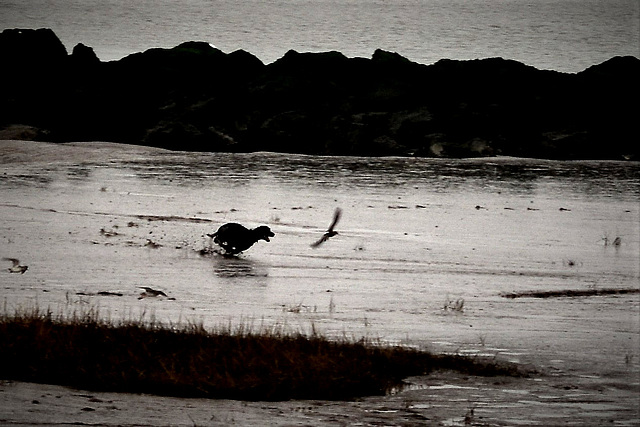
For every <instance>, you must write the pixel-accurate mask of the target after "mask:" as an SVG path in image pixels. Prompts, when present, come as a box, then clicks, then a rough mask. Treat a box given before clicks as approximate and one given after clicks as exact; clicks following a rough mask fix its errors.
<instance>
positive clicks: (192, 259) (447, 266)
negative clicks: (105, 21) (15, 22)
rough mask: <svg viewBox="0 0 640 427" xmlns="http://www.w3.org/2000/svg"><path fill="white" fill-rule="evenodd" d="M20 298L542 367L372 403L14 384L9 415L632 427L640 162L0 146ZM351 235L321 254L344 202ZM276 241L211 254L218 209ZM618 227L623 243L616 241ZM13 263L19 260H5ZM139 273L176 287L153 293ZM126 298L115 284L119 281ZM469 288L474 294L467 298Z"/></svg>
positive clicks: (344, 222) (639, 306) (639, 380)
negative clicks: (20, 270)
mask: <svg viewBox="0 0 640 427" xmlns="http://www.w3.org/2000/svg"><path fill="white" fill-rule="evenodd" d="M0 164H2V169H3V170H2V174H1V175H0V218H2V219H1V220H0V239H1V240H0V241H1V242H2V253H0V256H2V257H12V258H19V259H20V261H21V263H23V264H26V265H29V270H28V271H27V272H26V273H25V274H22V275H21V274H13V273H8V272H7V271H6V270H5V271H2V272H0V273H2V274H0V283H1V284H0V287H1V289H2V292H3V297H4V301H3V303H4V305H5V307H6V310H7V311H9V312H11V311H13V310H14V309H20V308H22V307H27V308H28V307H34V306H36V305H37V306H39V307H41V308H45V309H51V310H52V311H53V312H54V313H56V312H59V313H74V312H76V313H78V312H83V310H88V309H94V310H98V311H99V313H100V315H102V316H105V317H108V318H111V319H121V318H124V319H132V318H133V319H137V318H142V319H145V320H150V319H155V320H157V321H160V322H173V323H176V322H202V323H203V324H204V325H205V326H207V327H220V326H221V325H222V326H226V325H229V324H231V325H233V326H234V327H235V326H242V325H244V326H250V327H252V328H254V329H260V328H280V329H285V330H291V331H302V332H311V331H312V330H315V331H318V332H320V333H322V334H324V335H327V336H335V337H340V338H342V337H345V336H346V337H350V338H351V337H352V338H355V339H359V338H361V337H368V338H370V339H376V340H381V341H383V342H385V343H391V344H402V345H411V346H415V347H418V348H425V349H429V350H432V351H448V352H460V353H463V354H482V355H491V356H495V357H497V358H500V359H503V360H509V361H514V362H517V363H522V364H524V365H527V366H531V367H534V368H535V369H537V370H538V371H539V374H537V375H535V376H533V377H532V378H526V379H513V378H475V377H473V378H466V377H463V376H460V375H457V374H450V373H437V374H434V375H430V376H426V377H418V378H411V379H409V381H408V382H409V384H410V386H408V387H406V388H405V389H404V390H400V391H398V393H396V394H394V395H390V396H385V397H367V398H363V399H361V400H358V401H356V402H320V401H312V402H307V401H304V402H300V401H291V402H276V403H271V402H269V403H265V402H235V401H211V400H200V399H175V398H166V397H157V396H146V395H143V396H140V395H126V394H114V393H95V392H90V391H79V390H72V389H67V388H64V387H59V386H50V385H33V384H25V383H12V382H4V383H2V384H0V402H2V403H0V422H2V423H4V424H17V425H34V424H39V423H45V424H71V423H97V424H100V425H167V424H171V425H194V424H195V425H234V424H235V425H354V424H358V423H360V424H363V425H376V424H380V423H382V424H385V425H420V424H432V425H464V424H465V417H466V422H467V425H469V424H471V425H554V424H579V425H594V426H595V425H602V424H605V423H606V424H613V425H637V424H638V423H640V406H639V403H638V395H639V393H640V350H639V349H640V296H639V295H638V294H633V293H631V294H622V295H615V294H614V295H600V296H579V297H554V298H546V299H540V298H517V299H509V298H505V297H504V295H505V294H509V293H513V292H526V291H549V292H553V291H561V290H567V289H570V290H576V291H584V290H589V289H606V288H626V289H637V288H638V287H639V286H638V280H639V270H640V266H639V262H638V260H639V259H640V256H639V254H640V250H639V247H638V246H639V243H638V242H639V241H640V237H639V234H640V233H639V228H640V225H639V224H640V219H639V215H640V213H639V207H638V203H637V199H638V191H639V190H638V188H639V187H638V171H639V170H640V167H639V166H638V164H637V163H617V162H582V163H580V162H573V163H571V162H549V161H525V160H518V159H481V160H463V161H448V160H420V159H353V158H338V159H335V158H316V157H305V156H290V157H289V158H287V157H284V156H279V155H273V154H266V153H258V154H253V155H236V156H232V155H214V154H199V155H193V154H188V153H171V152H165V151H162V150H155V149H147V148H142V147H123V146H119V145H116V144H101V143H82V144H65V145H52V144H43V143H22V142H0ZM337 206H340V207H342V209H343V211H344V214H343V218H342V219H341V221H340V223H339V224H338V226H337V228H336V229H337V230H338V232H339V233H340V234H339V235H338V236H336V237H334V238H332V239H330V240H329V241H328V242H326V243H325V244H324V245H322V246H321V247H319V248H317V249H312V248H310V246H309V245H310V244H311V243H312V242H314V241H315V240H317V239H318V238H319V237H320V236H321V235H322V233H323V232H324V231H325V230H326V228H327V227H328V225H329V223H330V222H331V217H332V214H333V210H334V208H335V207H337ZM229 221H236V222H241V223H243V224H246V225H249V226H257V225H260V224H266V225H269V226H270V227H271V228H272V230H273V231H274V232H275V234H276V236H275V237H274V238H273V239H272V241H271V242H270V243H266V242H259V243H258V244H256V245H255V246H254V247H252V248H251V249H250V250H248V251H247V252H246V253H245V254H243V255H241V256H240V257H238V258H231V259H229V258H224V257H220V256H217V255H215V254H208V255H206V256H203V255H201V254H200V250H201V249H203V248H208V247H209V245H210V244H211V242H210V241H209V239H208V237H206V233H211V232H212V231H215V229H216V228H217V227H218V226H219V225H221V224H223V223H224V222H229ZM616 237H620V238H621V243H620V244H619V245H614V244H613V241H614V239H615V238H616ZM9 266H10V263H8V262H7V264H6V267H7V268H8V267H9ZM141 286H150V287H153V288H154V289H161V290H163V291H164V292H165V293H167V295H169V297H171V298H175V300H170V299H166V298H162V299H160V298H144V299H138V297H139V295H140V292H142V290H141V289H140V287H141ZM118 294H119V295H121V296H118ZM456 302H457V303H458V306H457V307H458V308H459V309H456Z"/></svg>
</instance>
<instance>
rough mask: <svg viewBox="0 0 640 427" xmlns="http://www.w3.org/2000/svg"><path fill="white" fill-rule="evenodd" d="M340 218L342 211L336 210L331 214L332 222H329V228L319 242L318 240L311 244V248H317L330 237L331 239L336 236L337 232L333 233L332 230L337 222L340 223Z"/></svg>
mask: <svg viewBox="0 0 640 427" xmlns="http://www.w3.org/2000/svg"><path fill="white" fill-rule="evenodd" d="M341 216H342V209H340V208H336V210H335V212H334V213H333V221H332V222H331V225H330V226H329V229H327V231H326V232H325V233H324V234H323V235H322V237H321V238H320V240H318V241H317V242H315V243H312V244H311V247H312V248H317V247H318V246H320V245H321V244H323V243H324V242H326V241H327V240H329V238H330V237H333V236H335V235H336V234H338V232H337V231H335V230H334V228H335V226H336V224H337V223H338V221H340V217H341Z"/></svg>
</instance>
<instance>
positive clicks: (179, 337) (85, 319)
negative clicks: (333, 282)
mask: <svg viewBox="0 0 640 427" xmlns="http://www.w3.org/2000/svg"><path fill="white" fill-rule="evenodd" d="M248 329H249V328H238V329H237V330H235V331H231V328H230V327H229V328H223V329H222V330H217V331H213V332H211V331H207V330H205V329H204V328H203V327H202V326H201V325H194V324H188V325H184V326H180V327H175V326H163V325H160V324H158V323H156V322H142V321H139V320H138V321H131V322H112V321H104V320H99V318H98V316H97V314H96V313H95V312H92V311H89V312H87V313H85V314H82V315H76V314H73V315H53V314H52V313H51V312H42V311H40V310H38V309H35V310H32V311H29V312H22V313H16V314H13V315H6V314H5V315H3V316H2V317H1V318H0V343H1V344H0V350H1V351H0V378H1V379H5V380H19V381H30V382H39V383H50V384H60V385H66V386H72V387H77V388H83V389H88V390H103V391H107V390H108V391H120V392H135V393H152V394H159V395H172V396H182V397H209V398H226V399H241V400H286V399H327V400H336V399H352V398H355V397H358V396H364V395H376V394H384V393H386V392H388V391H389V390H390V389H392V388H394V387H397V386H398V385H399V384H401V382H402V379H403V378H405V377H407V376H412V375H423V374H427V373H429V372H431V371H433V370H436V369H452V370H456V371H461V372H465V373H469V374H476V375H522V371H521V370H520V369H518V367H516V366H514V365H510V364H506V363H498V362H496V361H494V360H481V359H477V358H469V357H463V356H459V355H434V354H431V353H428V352H424V351H418V350H415V349H409V348H405V347H395V346H383V345H374V343H371V342H367V341H365V340H362V341H358V342H348V341H341V342H336V341H332V340H328V339H326V338H323V337H321V336H318V335H316V334H312V335H310V336H306V335H303V334H286V333H283V332H277V331H275V332H274V331H261V332H259V333H254V332H252V331H251V330H248Z"/></svg>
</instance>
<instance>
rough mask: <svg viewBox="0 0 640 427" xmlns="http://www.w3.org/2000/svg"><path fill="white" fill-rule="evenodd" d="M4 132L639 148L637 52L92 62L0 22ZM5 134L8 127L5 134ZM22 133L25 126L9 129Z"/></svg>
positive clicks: (278, 144) (212, 147) (217, 54)
mask: <svg viewBox="0 0 640 427" xmlns="http://www.w3.org/2000/svg"><path fill="white" fill-rule="evenodd" d="M0 57H2V59H3V61H4V62H3V63H4V64H10V65H9V66H8V67H6V68H8V69H9V76H10V78H9V81H10V82H11V84H9V85H7V86H8V88H7V90H5V91H3V92H2V93H1V94H0V130H1V129H2V128H5V129H18V128H16V127H15V126H14V127H11V126H12V125H20V126H23V128H25V129H37V132H29V133H25V137H28V138H34V137H35V138H41V139H44V138H46V139H47V140H53V141H71V140H109V141H116V142H125V143H133V144H146V145H152V146H159V147H165V148H170V149H177V150H201V151H234V152H235V151H258V150H264V151H279V152H296V153H308V154H327V155H334V154H340V155H365V156H366V155H376V156H384V155H413V156H442V157H476V156H492V155H510V156H527V157H542V158H555V159H580V158H595V159H621V158H637V157H638V155H639V154H640V153H638V151H639V148H638V144H637V141H638V140H639V139H640V130H639V128H638V126H637V125H636V120H637V117H638V116H639V113H640V104H639V103H640V101H639V98H638V89H639V83H638V80H637V78H636V76H637V75H639V74H640V60H638V58H635V57H616V58H612V59H611V60H609V61H606V62H604V63H602V64H599V65H594V66H593V67H590V68H588V69H586V70H584V71H583V72H580V73H577V74H565V73H559V72H554V71H543V70H538V69H536V68H534V67H530V66H527V65H525V64H522V63H519V62H516V61H511V60H506V59H502V58H487V59H481V60H473V61H454V60H448V59H443V60H441V61H438V62H437V63H435V64H433V65H428V66H427V65H422V64H417V63H414V62H411V61H409V60H408V59H406V58H404V57H402V56H401V55H399V54H398V53H394V52H387V51H383V50H376V51H375V52H374V54H373V56H372V58H371V59H366V58H347V57H346V56H344V55H343V54H342V53H340V52H324V53H299V52H295V51H289V52H287V53H286V54H285V55H284V56H283V57H282V58H280V59H279V60H277V61H275V62H274V63H272V64H269V65H265V64H263V63H262V62H261V61H260V60H259V59H257V58H256V57H255V56H253V55H251V54H250V53H247V52H245V51H241V50H240V51H236V52H232V53H229V54H225V53H224V52H222V51H220V50H218V49H216V48H214V47H213V46H211V45H210V44H208V43H204V42H186V43H182V44H180V45H178V46H176V47H174V48H172V49H149V50H147V51H145V52H141V53H136V54H133V55H129V56H127V57H125V58H123V59H121V60H119V61H111V62H106V63H103V62H100V61H99V59H98V58H97V57H96V56H95V53H94V52H93V50H92V49H91V48H90V47H87V46H84V45H82V44H79V45H77V46H76V47H75V48H74V49H73V52H72V54H71V55H67V53H66V50H65V49H64V46H62V43H61V42H60V40H59V39H58V38H57V37H56V36H55V34H54V33H53V32H52V31H51V30H5V31H3V32H2V34H0ZM12 134H16V132H13V131H12ZM17 135H18V136H19V135H20V133H17Z"/></svg>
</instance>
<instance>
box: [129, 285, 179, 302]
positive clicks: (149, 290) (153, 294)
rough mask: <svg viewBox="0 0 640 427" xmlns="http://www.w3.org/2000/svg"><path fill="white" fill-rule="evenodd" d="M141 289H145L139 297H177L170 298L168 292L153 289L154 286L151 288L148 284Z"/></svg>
mask: <svg viewBox="0 0 640 427" xmlns="http://www.w3.org/2000/svg"><path fill="white" fill-rule="evenodd" d="M140 289H144V292H142V293H141V294H140V296H139V297H138V299H142V298H153V297H159V296H163V297H167V298H168V299H175V298H169V296H167V294H165V293H164V292H162V291H159V290H157V289H153V288H149V287H147V286H140Z"/></svg>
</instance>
